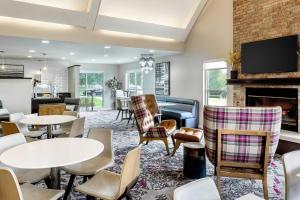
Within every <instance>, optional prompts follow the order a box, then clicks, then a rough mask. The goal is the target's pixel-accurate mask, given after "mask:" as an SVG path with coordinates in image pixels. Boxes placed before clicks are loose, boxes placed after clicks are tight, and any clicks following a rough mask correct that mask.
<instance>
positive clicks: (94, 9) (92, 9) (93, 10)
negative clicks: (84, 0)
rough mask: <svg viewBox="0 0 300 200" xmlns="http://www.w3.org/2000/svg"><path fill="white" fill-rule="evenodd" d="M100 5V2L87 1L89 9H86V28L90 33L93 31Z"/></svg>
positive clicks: (99, 0)
mask: <svg viewBox="0 0 300 200" xmlns="http://www.w3.org/2000/svg"><path fill="white" fill-rule="evenodd" d="M100 5H101V0H90V1H89V8H88V12H89V14H88V20H87V26H86V28H87V29H88V30H90V31H93V30H94V27H95V24H96V20H97V16H98V13H99V9H100Z"/></svg>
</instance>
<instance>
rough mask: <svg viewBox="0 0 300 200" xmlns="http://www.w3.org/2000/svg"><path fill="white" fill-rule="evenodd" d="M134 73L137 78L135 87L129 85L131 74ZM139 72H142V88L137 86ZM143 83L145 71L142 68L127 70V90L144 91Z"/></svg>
mask: <svg viewBox="0 0 300 200" xmlns="http://www.w3.org/2000/svg"><path fill="white" fill-rule="evenodd" d="M132 73H134V79H135V87H131V88H130V87H129V81H130V77H129V76H130V74H132ZM137 73H140V74H141V89H138V87H137ZM143 84H144V75H143V72H142V71H140V70H129V71H127V72H126V90H128V91H135V92H138V91H141V92H142V93H143V91H144V89H143Z"/></svg>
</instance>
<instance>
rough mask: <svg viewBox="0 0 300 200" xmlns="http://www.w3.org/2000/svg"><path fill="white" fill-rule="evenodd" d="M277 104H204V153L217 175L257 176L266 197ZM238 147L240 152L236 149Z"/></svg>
mask: <svg viewBox="0 0 300 200" xmlns="http://www.w3.org/2000/svg"><path fill="white" fill-rule="evenodd" d="M281 118H282V111H281V107H214V106H205V107H204V123H203V130H204V138H205V148H206V155H207V157H208V159H209V161H210V162H212V164H214V165H215V166H216V174H217V186H218V189H219V191H220V177H221V176H227V177H236V178H248V179H259V180H262V182H263V189H264V198H265V199H268V184H267V175H268V165H269V163H271V162H272V160H273V156H274V154H275V151H276V149H277V145H278V141H279V136H280V131H281ZM241 149H242V151H240V150H241Z"/></svg>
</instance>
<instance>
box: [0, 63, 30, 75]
mask: <svg viewBox="0 0 300 200" xmlns="http://www.w3.org/2000/svg"><path fill="white" fill-rule="evenodd" d="M0 78H24V65H13V64H4V65H0Z"/></svg>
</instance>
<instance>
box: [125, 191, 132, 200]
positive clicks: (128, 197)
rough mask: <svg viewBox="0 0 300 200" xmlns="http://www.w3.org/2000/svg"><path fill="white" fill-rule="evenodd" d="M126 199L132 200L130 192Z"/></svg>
mask: <svg viewBox="0 0 300 200" xmlns="http://www.w3.org/2000/svg"><path fill="white" fill-rule="evenodd" d="M126 199H127V200H132V197H131V194H130V193H129V191H128V192H127V194H126Z"/></svg>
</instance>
